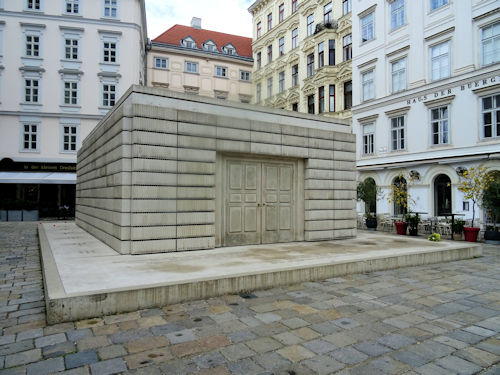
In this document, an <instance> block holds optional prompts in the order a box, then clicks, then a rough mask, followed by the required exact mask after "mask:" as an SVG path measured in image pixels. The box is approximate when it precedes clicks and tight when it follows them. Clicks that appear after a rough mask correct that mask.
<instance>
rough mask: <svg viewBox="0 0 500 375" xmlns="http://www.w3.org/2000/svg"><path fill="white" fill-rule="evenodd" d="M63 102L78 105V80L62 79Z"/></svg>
mask: <svg viewBox="0 0 500 375" xmlns="http://www.w3.org/2000/svg"><path fill="white" fill-rule="evenodd" d="M63 87H64V88H63V104H65V105H78V103H79V102H78V100H79V99H78V81H69V80H65V81H63Z"/></svg>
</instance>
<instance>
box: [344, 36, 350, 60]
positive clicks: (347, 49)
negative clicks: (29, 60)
mask: <svg viewBox="0 0 500 375" xmlns="http://www.w3.org/2000/svg"><path fill="white" fill-rule="evenodd" d="M343 41H344V61H347V60H350V59H352V34H349V35H346V36H345V37H344V39H343Z"/></svg>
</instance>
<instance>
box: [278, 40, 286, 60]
mask: <svg viewBox="0 0 500 375" xmlns="http://www.w3.org/2000/svg"><path fill="white" fill-rule="evenodd" d="M279 54H280V56H283V55H284V54H285V37H284V36H282V37H281V38H280V40H279Z"/></svg>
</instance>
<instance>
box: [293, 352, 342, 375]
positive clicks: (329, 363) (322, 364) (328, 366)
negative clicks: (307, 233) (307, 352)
mask: <svg viewBox="0 0 500 375" xmlns="http://www.w3.org/2000/svg"><path fill="white" fill-rule="evenodd" d="M302 364H304V365H305V366H307V367H309V368H310V369H311V370H313V371H314V372H315V373H316V374H319V375H327V374H332V373H334V372H336V371H339V370H341V369H343V368H344V367H345V365H344V364H343V363H340V362H338V361H336V360H335V359H333V358H332V357H329V356H327V355H322V356H316V357H314V358H311V359H306V360H305V361H303V362H302Z"/></svg>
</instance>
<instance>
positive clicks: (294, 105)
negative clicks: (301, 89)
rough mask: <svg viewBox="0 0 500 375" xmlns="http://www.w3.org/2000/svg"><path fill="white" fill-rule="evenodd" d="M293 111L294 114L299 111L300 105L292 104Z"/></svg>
mask: <svg viewBox="0 0 500 375" xmlns="http://www.w3.org/2000/svg"><path fill="white" fill-rule="evenodd" d="M292 111H294V112H298V111H299V103H292Z"/></svg>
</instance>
